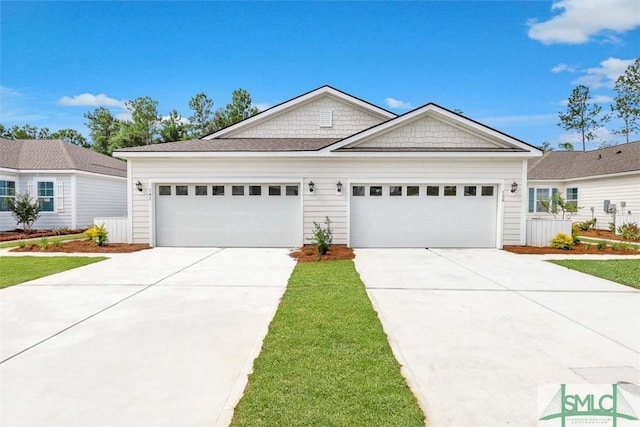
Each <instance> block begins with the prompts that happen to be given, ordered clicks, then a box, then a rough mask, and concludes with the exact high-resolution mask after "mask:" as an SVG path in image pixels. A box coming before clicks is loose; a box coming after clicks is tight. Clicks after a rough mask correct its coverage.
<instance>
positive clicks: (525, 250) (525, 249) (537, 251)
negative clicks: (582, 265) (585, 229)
mask: <svg viewBox="0 0 640 427" xmlns="http://www.w3.org/2000/svg"><path fill="white" fill-rule="evenodd" d="M503 249H504V250H505V251H507V252H512V253H514V254H530V255H544V254H563V255H584V254H590V255H640V251H639V250H634V249H616V250H614V249H613V248H612V247H610V246H606V247H604V248H602V249H598V247H597V246H596V245H585V244H583V243H577V244H576V245H575V246H574V247H573V249H571V250H564V249H556V248H549V247H544V248H538V247H535V246H504V247H503Z"/></svg>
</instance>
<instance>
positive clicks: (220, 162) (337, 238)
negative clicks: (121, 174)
mask: <svg viewBox="0 0 640 427" xmlns="http://www.w3.org/2000/svg"><path fill="white" fill-rule="evenodd" d="M129 161H131V162H132V167H131V170H132V178H131V182H137V181H138V180H140V181H141V182H142V184H143V186H144V189H145V191H144V192H142V193H140V192H138V191H136V190H135V189H134V190H133V197H132V199H133V200H132V225H133V241H134V242H135V243H150V238H151V236H150V213H151V200H150V197H149V195H148V193H147V189H148V188H149V182H150V181H155V182H158V181H164V182H180V181H191V182H201V183H215V182H216V179H224V180H227V181H228V180H233V179H238V180H242V181H243V182H247V180H255V182H260V180H268V179H276V178H277V179H280V178H282V179H287V180H291V181H299V180H301V179H304V185H303V186H302V192H301V194H303V197H304V208H303V224H304V237H305V239H307V238H309V237H311V232H312V229H313V222H314V221H315V222H323V221H324V219H325V216H327V215H329V217H330V218H331V221H332V226H333V228H334V231H335V233H334V242H335V243H347V235H348V222H349V220H348V218H349V215H348V197H349V188H348V183H350V182H355V181H359V182H365V181H376V182H383V181H384V180H387V181H389V182H401V181H402V182H405V183H411V182H415V183H440V184H446V183H447V182H448V181H447V180H449V181H450V182H452V183H464V182H465V180H469V181H472V182H477V183H480V182H485V183H502V184H505V186H506V187H508V186H509V185H510V183H511V182H513V181H516V182H518V183H520V182H521V180H522V167H523V162H522V161H521V160H506V159H505V160H497V159H466V160H465V159H458V160H456V159H444V158H442V159H416V160H413V159H395V160H388V159H357V160H355V159H260V160H256V159H135V160H129ZM311 180H312V181H313V182H314V183H315V192H314V194H313V195H311V194H310V193H309V188H308V182H309V181H311ZM338 181H341V182H342V183H343V184H344V187H343V194H341V195H337V194H336V183H337V182H338ZM523 188H524V186H521V187H520V188H519V189H518V191H517V192H516V193H514V194H512V193H510V192H509V191H506V192H505V195H504V198H505V200H504V205H503V206H504V209H503V212H502V215H503V218H504V233H503V239H504V244H505V245H513V244H521V243H523V242H521V230H522V226H523V224H521V218H522V215H521V206H522V203H521V202H522V199H521V196H522V195H523V191H524V190H523ZM498 197H501V195H500V194H499V195H498ZM469 215H473V212H470V213H469Z"/></svg>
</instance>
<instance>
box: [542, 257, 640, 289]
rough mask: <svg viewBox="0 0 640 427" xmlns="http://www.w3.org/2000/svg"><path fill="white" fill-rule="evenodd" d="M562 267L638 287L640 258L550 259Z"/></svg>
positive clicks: (639, 287)
mask: <svg viewBox="0 0 640 427" xmlns="http://www.w3.org/2000/svg"><path fill="white" fill-rule="evenodd" d="M549 262H552V263H554V264H558V265H561V266H563V267H567V268H570V269H572V270H577V271H580V272H582V273H586V274H591V275H592V276H596V277H601V278H603V279H608V280H612V281H614V282H618V283H622V284H623V285H627V286H631V287H632V288H636V289H640V259H609V260H575V259H571V260H552V261H549Z"/></svg>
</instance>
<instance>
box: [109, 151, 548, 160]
mask: <svg viewBox="0 0 640 427" xmlns="http://www.w3.org/2000/svg"><path fill="white" fill-rule="evenodd" d="M118 157H120V158H123V159H145V158H146V159H171V158H174V159H193V158H222V159H224V158H243V159H256V158H282V159H286V158H325V159H326V158H333V159H350V158H406V159H414V158H420V159H422V158H466V157H472V158H532V157H537V156H536V153H533V152H512V151H509V152H493V151H492V152H487V151H481V152H468V151H462V152H460V151H456V152H452V151H436V152H433V151H430V152H421V151H412V152H389V151H385V152H358V153H351V152H344V151H339V152H332V151H328V152H325V151H293V152H274V151H266V152H255V151H217V152H213V151H202V152H195V151H188V152H178V153H177V152H158V151H156V152H141V151H138V152H135V151H131V152H126V153H125V152H122V153H118Z"/></svg>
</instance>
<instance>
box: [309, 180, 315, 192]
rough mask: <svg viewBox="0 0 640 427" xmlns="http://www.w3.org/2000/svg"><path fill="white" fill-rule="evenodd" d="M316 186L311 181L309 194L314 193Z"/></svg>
mask: <svg viewBox="0 0 640 427" xmlns="http://www.w3.org/2000/svg"><path fill="white" fill-rule="evenodd" d="M315 186H316V185H315V184H314V183H313V181H309V193H313V189H314V187H315Z"/></svg>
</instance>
